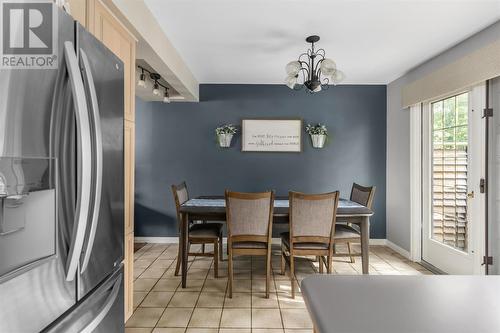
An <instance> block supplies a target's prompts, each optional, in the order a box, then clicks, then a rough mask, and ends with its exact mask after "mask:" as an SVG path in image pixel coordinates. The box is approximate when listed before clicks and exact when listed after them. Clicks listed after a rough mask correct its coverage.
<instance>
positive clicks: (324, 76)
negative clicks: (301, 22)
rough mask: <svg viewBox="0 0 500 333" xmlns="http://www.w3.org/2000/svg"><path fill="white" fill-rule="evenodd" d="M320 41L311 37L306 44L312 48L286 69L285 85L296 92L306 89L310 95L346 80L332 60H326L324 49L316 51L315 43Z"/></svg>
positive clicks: (315, 37) (316, 37) (290, 63)
mask: <svg viewBox="0 0 500 333" xmlns="http://www.w3.org/2000/svg"><path fill="white" fill-rule="evenodd" d="M318 41H319V36H315V35H314V36H309V37H307V38H306V42H308V43H311V48H310V49H308V50H307V52H305V53H302V54H301V55H300V56H299V58H298V60H295V61H291V62H289V63H288V64H287V65H286V67H285V70H286V73H287V77H286V79H285V84H286V85H287V86H288V87H289V88H290V89H294V90H300V89H302V87H306V89H307V91H308V92H310V93H316V92H319V91H321V89H328V84H329V83H332V84H334V85H335V84H337V83H339V82H340V81H342V80H343V79H344V78H345V75H344V73H343V72H342V71H340V70H338V69H337V65H336V64H335V62H334V61H333V60H332V59H328V58H325V50H324V49H318V50H315V49H314V43H316V42H318Z"/></svg>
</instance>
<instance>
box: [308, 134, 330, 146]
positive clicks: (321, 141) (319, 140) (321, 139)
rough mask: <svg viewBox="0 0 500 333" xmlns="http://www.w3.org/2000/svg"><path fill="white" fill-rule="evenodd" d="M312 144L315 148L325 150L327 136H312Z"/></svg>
mask: <svg viewBox="0 0 500 333" xmlns="http://www.w3.org/2000/svg"><path fill="white" fill-rule="evenodd" d="M310 136H311V142H312V146H313V147H314V148H323V147H324V146H325V142H326V135H324V134H311V135H310Z"/></svg>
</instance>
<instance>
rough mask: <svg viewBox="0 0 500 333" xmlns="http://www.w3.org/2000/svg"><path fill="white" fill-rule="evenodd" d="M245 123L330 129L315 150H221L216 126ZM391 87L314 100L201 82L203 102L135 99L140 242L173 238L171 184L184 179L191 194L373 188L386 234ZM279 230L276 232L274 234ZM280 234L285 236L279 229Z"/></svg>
mask: <svg viewBox="0 0 500 333" xmlns="http://www.w3.org/2000/svg"><path fill="white" fill-rule="evenodd" d="M244 118H302V119H303V120H304V125H305V124H307V123H317V122H321V123H323V124H326V125H327V126H328V130H329V133H330V137H329V142H328V143H327V146H326V147H325V148H324V149H314V148H312V146H311V143H310V139H309V136H308V135H307V134H306V133H305V132H303V137H302V139H303V151H302V152H301V153H243V152H241V137H240V135H239V134H238V135H237V136H236V137H235V138H233V144H232V147H231V148H229V149H223V148H219V147H218V146H217V143H216V139H215V133H214V129H215V128H216V127H217V126H218V125H221V124H225V123H233V124H238V125H240V123H241V119H244ZM385 179H386V86H384V85H345V86H336V87H331V88H330V89H328V90H326V91H322V92H321V93H318V94H314V95H311V94H308V93H305V92H304V91H292V90H290V89H288V88H287V87H285V86H282V85H201V86H200V102H199V103H171V104H164V103H159V102H143V101H141V100H139V99H137V103H136V169H135V236H149V237H152V236H176V235H177V221H176V215H175V206H174V202H173V198H172V194H171V192H170V185H171V184H174V183H180V182H181V181H183V180H185V181H186V182H187V184H188V189H189V192H190V195H191V196H198V195H209V194H212V195H223V194H224V190H225V189H226V188H228V189H231V190H235V191H262V190H268V189H274V190H276V194H277V195H286V194H287V193H288V191H289V190H294V191H301V192H308V193H318V192H327V191H333V190H340V191H341V196H342V197H348V196H349V194H350V189H351V185H352V183H353V182H357V183H359V184H362V185H376V186H377V191H376V194H375V201H374V210H375V216H374V217H373V218H372V220H371V221H372V228H371V237H372V238H385V236H386V233H385V193H386V191H385ZM278 229H280V228H278ZM277 231H279V230H277Z"/></svg>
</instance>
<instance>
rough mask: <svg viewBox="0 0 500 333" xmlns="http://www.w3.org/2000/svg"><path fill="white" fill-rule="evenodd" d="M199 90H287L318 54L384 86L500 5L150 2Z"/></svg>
mask: <svg viewBox="0 0 500 333" xmlns="http://www.w3.org/2000/svg"><path fill="white" fill-rule="evenodd" d="M145 1H146V4H147V5H148V7H149V8H150V10H151V11H152V13H153V14H154V16H155V17H156V18H157V20H158V22H159V24H160V26H161V27H162V28H163V30H164V31H165V34H166V35H167V37H168V38H169V39H170V41H171V42H172V44H173V45H174V46H175V47H176V48H177V50H178V51H179V53H180V55H181V56H182V57H183V58H184V59H185V61H186V64H187V66H188V67H189V68H190V69H191V71H192V72H193V74H194V76H195V77H196V78H197V79H198V81H199V82H200V83H267V84H272V83H283V80H284V78H285V76H286V75H285V70H284V66H285V64H286V63H288V62H289V61H291V60H295V59H296V58H297V57H298V55H299V54H300V53H302V52H304V51H305V50H307V47H308V44H306V43H305V41H304V39H305V37H307V36H308V35H312V34H317V35H319V36H320V37H321V40H320V41H319V43H318V44H317V47H319V48H324V49H325V50H326V55H327V57H329V58H332V59H333V60H335V61H336V62H337V66H338V68H339V69H341V70H343V71H344V72H345V73H346V76H347V78H346V80H345V81H344V83H348V84H377V83H381V84H386V83H389V82H391V81H392V80H394V79H396V78H398V77H399V76H401V75H403V74H404V73H405V72H407V71H408V70H410V69H411V68H413V67H415V66H417V65H418V64H420V63H422V62H424V61H425V60H427V59H429V58H431V57H433V56H435V55H437V54H439V53H440V52H442V51H444V50H446V49H448V48H449V47H451V46H453V45H455V44H457V43H458V42H460V41H462V40H464V39H465V38H467V37H469V36H471V35H473V34H474V33H476V32H478V31H480V30H482V29H483V28H485V27H487V26H489V25H490V24H492V23H494V22H496V21H498V20H499V19H500V0H468V1H464V0H462V1H456V0H440V1H436V0H435V1H430V0H420V1H419V0H411V1H410V0H364V1H359V0H145Z"/></svg>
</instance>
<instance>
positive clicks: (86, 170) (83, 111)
mask: <svg viewBox="0 0 500 333" xmlns="http://www.w3.org/2000/svg"><path fill="white" fill-rule="evenodd" d="M64 63H65V66H66V69H67V71H68V75H69V79H70V85H71V93H72V95H73V102H74V107H75V113H76V126H77V132H78V133H79V148H80V151H79V152H80V156H79V158H78V160H79V168H78V169H79V175H78V176H79V177H78V178H79V180H80V187H79V189H78V192H77V204H76V213H75V216H76V222H75V225H74V227H73V233H72V237H71V238H72V242H71V245H70V249H69V253H68V262H67V263H66V281H73V280H74V279H75V276H76V271H77V269H78V263H79V260H80V255H81V253H82V249H83V243H84V240H85V230H86V228H87V222H88V219H89V210H90V200H91V188H92V144H91V142H92V139H91V135H90V120H89V111H88V106H87V100H86V98H85V89H84V87H83V80H82V76H81V74H80V70H79V66H78V60H77V58H76V53H75V50H74V46H73V43H71V42H64Z"/></svg>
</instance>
